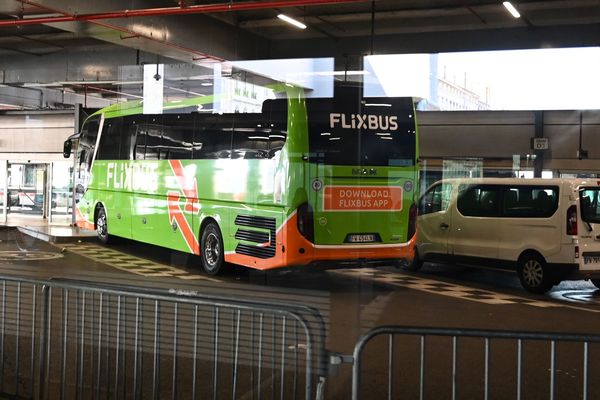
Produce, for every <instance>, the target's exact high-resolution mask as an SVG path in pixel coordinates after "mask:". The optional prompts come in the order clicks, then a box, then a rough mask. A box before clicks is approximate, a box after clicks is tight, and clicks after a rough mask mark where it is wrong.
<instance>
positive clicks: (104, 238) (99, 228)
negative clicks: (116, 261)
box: [95, 206, 112, 244]
mask: <svg viewBox="0 0 600 400" xmlns="http://www.w3.org/2000/svg"><path fill="white" fill-rule="evenodd" d="M107 221H108V219H107V218H106V211H104V207H102V206H100V209H99V210H98V215H96V221H95V223H96V235H98V240H100V242H102V243H104V244H108V243H110V242H111V241H112V237H111V236H110V235H109V234H108V222H107Z"/></svg>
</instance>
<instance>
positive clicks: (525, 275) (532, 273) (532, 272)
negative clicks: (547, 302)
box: [517, 253, 555, 294]
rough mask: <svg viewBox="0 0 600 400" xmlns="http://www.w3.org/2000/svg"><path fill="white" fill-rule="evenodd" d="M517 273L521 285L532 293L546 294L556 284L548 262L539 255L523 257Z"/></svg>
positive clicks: (528, 254)
mask: <svg viewBox="0 0 600 400" xmlns="http://www.w3.org/2000/svg"><path fill="white" fill-rule="evenodd" d="M517 273H518V274H519V279H520V280H521V285H523V287H524V288H525V290H527V291H528V292H531V293H537V294H543V293H546V292H547V291H548V290H550V289H551V288H552V286H554V284H555V280H554V278H553V277H552V276H551V275H552V274H551V273H550V271H549V269H548V265H547V264H546V260H544V258H543V257H542V256H540V255H539V254H535V253H526V254H524V255H522V256H521V258H520V259H519V261H518V268H517Z"/></svg>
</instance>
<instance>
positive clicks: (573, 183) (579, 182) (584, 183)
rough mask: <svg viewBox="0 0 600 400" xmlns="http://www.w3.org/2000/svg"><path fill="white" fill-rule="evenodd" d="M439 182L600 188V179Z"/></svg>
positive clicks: (443, 180) (465, 179) (515, 179)
mask: <svg viewBox="0 0 600 400" xmlns="http://www.w3.org/2000/svg"><path fill="white" fill-rule="evenodd" d="M438 182H447V183H459V184H472V185H476V184H488V185H520V186H529V185H557V186H569V187H570V188H571V189H572V190H577V189H578V188H580V187H590V186H591V187H594V186H597V187H599V188H600V179H566V178H552V179H542V178H533V179H524V178H452V179H442V180H440V181H438ZM436 183H437V182H436Z"/></svg>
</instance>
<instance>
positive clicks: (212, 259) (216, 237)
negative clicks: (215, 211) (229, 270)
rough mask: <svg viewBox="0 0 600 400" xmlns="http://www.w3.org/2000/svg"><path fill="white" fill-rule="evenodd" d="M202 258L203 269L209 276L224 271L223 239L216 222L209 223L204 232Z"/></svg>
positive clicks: (201, 243) (201, 246)
mask: <svg viewBox="0 0 600 400" xmlns="http://www.w3.org/2000/svg"><path fill="white" fill-rule="evenodd" d="M200 257H201V259H202V269H203V270H204V272H206V273H207V274H208V275H217V274H218V273H220V272H221V270H222V269H223V264H224V261H223V238H222V237H221V231H220V230H219V226H218V225H217V224H216V223H215V222H209V223H208V224H207V225H206V226H205V227H204V230H203V231H202V237H201V239H200Z"/></svg>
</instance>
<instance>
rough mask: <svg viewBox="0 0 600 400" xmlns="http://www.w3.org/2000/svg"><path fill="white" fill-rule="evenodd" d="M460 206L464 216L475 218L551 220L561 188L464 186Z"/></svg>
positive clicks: (460, 195) (458, 204)
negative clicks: (549, 218)
mask: <svg viewBox="0 0 600 400" xmlns="http://www.w3.org/2000/svg"><path fill="white" fill-rule="evenodd" d="M457 206H458V210H459V211H460V213H461V214H463V215H465V216H472V217H504V218H548V217H551V216H552V215H554V213H555V212H556V210H557V209H558V187H556V186H520V185H515V186H506V185H475V186H465V187H463V188H461V191H460V194H459V197H458V202H457Z"/></svg>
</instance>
